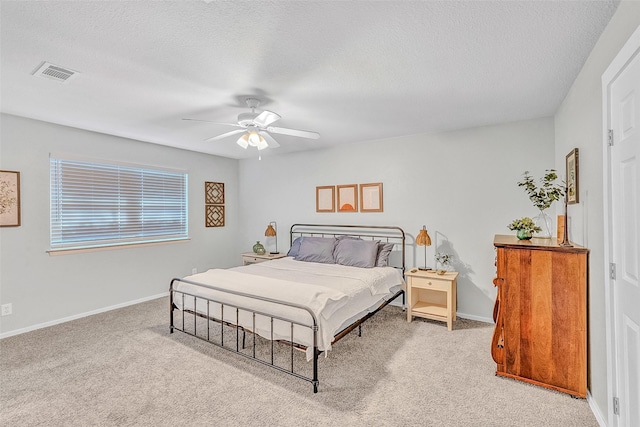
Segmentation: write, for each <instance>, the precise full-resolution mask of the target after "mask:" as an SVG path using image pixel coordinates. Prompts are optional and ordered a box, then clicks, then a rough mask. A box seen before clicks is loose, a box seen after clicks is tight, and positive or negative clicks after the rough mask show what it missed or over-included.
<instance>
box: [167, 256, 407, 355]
mask: <svg viewBox="0 0 640 427" xmlns="http://www.w3.org/2000/svg"><path fill="white" fill-rule="evenodd" d="M184 280H188V281H190V282H196V283H198V284H199V285H194V284H191V283H187V282H183V281H180V282H177V283H176V284H175V286H174V290H175V291H178V292H184V293H188V294H192V295H197V296H200V297H202V298H207V299H210V300H213V301H216V302H220V303H224V304H225V305H226V306H225V307H231V308H224V313H222V311H223V310H222V308H221V306H220V304H218V303H210V304H209V307H208V308H207V303H206V301H205V300H203V299H196V300H195V301H194V299H193V298H192V297H186V298H185V299H184V307H183V299H182V298H181V297H179V294H178V297H176V298H174V303H175V304H176V306H177V307H178V308H179V309H183V308H185V309H188V310H193V309H194V306H195V310H196V311H197V312H199V313H201V314H206V313H207V310H209V315H210V316H214V317H216V318H218V319H220V318H222V317H224V320H225V321H227V322H230V323H233V324H235V323H236V319H237V323H239V324H240V325H241V326H242V327H244V328H246V329H247V330H251V331H253V329H254V318H253V316H252V314H251V313H250V312H248V311H244V310H239V312H238V313H236V310H235V309H233V308H232V306H238V307H240V308H244V309H247V310H254V311H257V312H259V313H268V314H270V315H273V316H276V317H277V318H284V319H289V320H291V321H294V322H297V323H300V324H303V325H312V324H313V320H312V315H310V314H309V312H307V311H306V310H305V309H301V308H295V307H289V306H285V305H280V304H276V303H273V302H269V301H261V300H256V299H251V298H247V297H244V296H238V295H232V294H227V293H224V292H221V291H218V290H215V289H211V288H209V287H208V286H214V287H216V288H220V289H229V290H233V291H236V292H242V293H244V294H247V295H256V296H260V297H264V298H270V299H273V300H277V301H283V302H287V303H291V304H299V305H301V306H303V307H306V309H308V310H310V311H311V312H312V313H313V316H315V318H316V319H317V324H318V327H319V333H318V342H317V345H318V348H319V350H321V351H328V350H330V349H331V343H332V341H333V337H334V336H335V334H336V333H337V332H339V331H340V330H341V329H343V328H344V326H345V325H348V324H350V323H352V321H353V320H355V319H357V318H358V317H359V316H361V314H362V313H366V312H368V311H369V310H370V309H371V308H372V307H376V306H378V305H379V304H380V303H381V302H382V301H383V300H385V299H388V298H389V297H390V296H391V295H392V294H393V293H395V292H397V290H398V289H399V286H402V284H403V279H402V275H401V273H400V271H399V270H398V269H396V268H393V267H374V268H358V267H349V266H343V265H338V264H320V263H314V262H302V261H295V260H294V259H293V258H291V257H286V258H281V259H276V260H272V261H269V262H263V263H257V264H251V265H247V266H242V267H235V268H231V269H212V270H208V271H206V272H204V273H200V274H194V275H191V276H187V277H185V278H184ZM277 318H276V320H274V322H273V330H272V328H271V321H270V319H269V317H267V316H262V315H258V316H256V318H255V331H254V332H256V333H258V334H259V335H261V336H263V337H264V338H267V339H270V338H271V337H272V332H273V339H281V340H291V339H292V334H293V341H294V342H295V343H297V344H301V345H304V346H306V347H308V349H307V358H308V359H310V358H311V357H313V335H312V332H311V330H310V329H309V328H306V327H302V326H297V325H296V326H294V328H293V332H292V331H291V326H290V324H289V323H288V322H284V321H280V320H278V319H277Z"/></svg>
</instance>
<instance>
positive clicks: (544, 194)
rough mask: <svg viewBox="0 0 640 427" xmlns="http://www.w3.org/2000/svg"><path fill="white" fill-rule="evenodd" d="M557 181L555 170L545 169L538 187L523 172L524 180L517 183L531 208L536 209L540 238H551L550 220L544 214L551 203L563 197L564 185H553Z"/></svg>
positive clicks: (529, 176) (526, 173)
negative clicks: (524, 193)
mask: <svg viewBox="0 0 640 427" xmlns="http://www.w3.org/2000/svg"><path fill="white" fill-rule="evenodd" d="M556 179H558V175H557V174H556V171H555V169H547V170H546V173H545V174H544V176H543V177H542V178H540V179H539V182H540V185H539V186H538V185H537V184H536V182H535V180H534V179H533V177H532V176H531V175H529V171H525V173H524V179H523V180H522V181H520V182H518V187H524V191H525V192H526V193H527V195H528V196H529V200H531V202H532V203H533V206H535V207H536V208H538V210H539V211H540V213H539V214H538V216H536V218H535V223H536V225H537V226H538V227H540V229H541V230H540V231H538V232H539V233H541V234H540V236H538V237H542V238H546V239H548V238H551V218H550V217H549V215H547V214H546V212H545V210H546V209H548V208H549V207H550V206H551V204H552V203H553V202H555V201H556V200H560V198H561V197H563V196H564V192H565V188H564V185H560V184H557V183H555V180H556Z"/></svg>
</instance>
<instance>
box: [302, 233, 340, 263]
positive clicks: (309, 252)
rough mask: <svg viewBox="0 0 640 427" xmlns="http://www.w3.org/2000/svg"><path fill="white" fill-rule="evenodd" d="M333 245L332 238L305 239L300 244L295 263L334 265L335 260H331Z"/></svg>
mask: <svg viewBox="0 0 640 427" xmlns="http://www.w3.org/2000/svg"><path fill="white" fill-rule="evenodd" d="M335 244H336V239H334V238H333V237H305V238H304V239H302V242H301V243H300V250H299V251H298V255H296V261H307V262H321V263H323V264H335V259H334V258H333V247H334V246H335Z"/></svg>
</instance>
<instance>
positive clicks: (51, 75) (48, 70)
mask: <svg viewBox="0 0 640 427" xmlns="http://www.w3.org/2000/svg"><path fill="white" fill-rule="evenodd" d="M76 74H78V72H77V71H73V70H69V69H68V68H63V67H60V66H58V65H53V64H51V63H49V62H43V63H42V65H41V66H40V67H38V69H37V70H36V71H34V72H33V75H34V76H40V77H45V78H47V79H51V80H56V81H59V82H62V83H66V82H68V81H70V80H72V79H73V78H74V77H75V76H76Z"/></svg>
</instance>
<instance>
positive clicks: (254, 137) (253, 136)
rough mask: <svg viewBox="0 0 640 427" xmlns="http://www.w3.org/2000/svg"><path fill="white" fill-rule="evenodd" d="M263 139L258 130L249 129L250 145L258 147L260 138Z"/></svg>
mask: <svg viewBox="0 0 640 427" xmlns="http://www.w3.org/2000/svg"><path fill="white" fill-rule="evenodd" d="M261 139H263V138H262V137H261V136H260V135H258V132H256V131H254V130H252V131H249V145H250V146H252V147H257V146H258V144H260V140H261Z"/></svg>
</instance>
